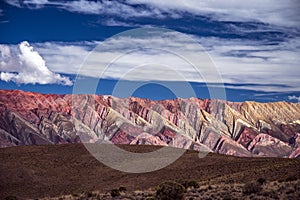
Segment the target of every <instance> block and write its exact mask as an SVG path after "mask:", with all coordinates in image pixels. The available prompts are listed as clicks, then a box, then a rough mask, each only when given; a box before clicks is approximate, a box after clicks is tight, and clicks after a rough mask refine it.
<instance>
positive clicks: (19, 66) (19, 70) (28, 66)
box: [0, 41, 73, 85]
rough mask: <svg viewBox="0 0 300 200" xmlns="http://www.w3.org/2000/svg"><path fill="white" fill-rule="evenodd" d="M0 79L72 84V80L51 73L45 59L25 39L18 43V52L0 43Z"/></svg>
mask: <svg viewBox="0 0 300 200" xmlns="http://www.w3.org/2000/svg"><path fill="white" fill-rule="evenodd" d="M0 52H1V59H0V60H1V63H0V71H2V72H0V80H2V81H6V82H8V81H13V82H16V83H19V84H22V83H24V84H28V83H31V84H36V83H39V84H62V85H72V84H73V83H72V81H71V80H70V79H69V78H67V77H63V76H61V75H60V74H57V73H53V72H52V71H50V70H49V69H48V67H47V66H46V62H45V60H44V59H43V58H42V57H41V55H40V54H39V53H38V52H37V51H35V50H34V49H33V47H32V46H30V44H29V43H28V42H26V41H24V42H22V43H20V44H19V48H18V53H16V52H12V51H11V48H10V47H9V46H6V45H0Z"/></svg>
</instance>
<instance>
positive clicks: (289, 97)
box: [288, 95, 300, 103]
mask: <svg viewBox="0 0 300 200" xmlns="http://www.w3.org/2000/svg"><path fill="white" fill-rule="evenodd" d="M288 99H289V100H296V101H298V103H300V96H298V97H297V96H295V95H293V96H288Z"/></svg>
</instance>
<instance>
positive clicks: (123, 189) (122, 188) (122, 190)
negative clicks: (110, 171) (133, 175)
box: [119, 186, 127, 192]
mask: <svg viewBox="0 0 300 200" xmlns="http://www.w3.org/2000/svg"><path fill="white" fill-rule="evenodd" d="M126 190H127V188H126V187H124V186H121V187H119V191H120V192H125V191H126Z"/></svg>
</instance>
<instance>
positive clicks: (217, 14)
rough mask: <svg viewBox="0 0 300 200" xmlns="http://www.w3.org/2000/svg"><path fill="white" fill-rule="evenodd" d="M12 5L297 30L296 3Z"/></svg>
mask: <svg viewBox="0 0 300 200" xmlns="http://www.w3.org/2000/svg"><path fill="white" fill-rule="evenodd" d="M7 3H9V4H11V5H14V6H18V7H21V6H26V7H29V8H41V7H43V6H45V5H51V6H57V7H59V8H62V9H66V10H68V11H70V12H78V13H85V14H107V15H114V16H119V17H123V18H128V17H152V18H163V17H173V18H179V17H182V16H183V15H184V13H189V14H192V15H196V16H208V17H211V18H212V19H214V20H217V21H235V22H245V21H254V22H263V23H267V24H271V25H276V26H284V27H287V26H288V27H295V28H297V27H299V23H300V15H299V8H300V2H299V1H297V0H285V1H282V0H264V1H261V0H252V1H241V0H231V1H224V0H214V1H212V0H201V1H199V0H185V1H182V0H164V1H162V0H151V1H149V0H126V1H87V0H75V1H47V0H26V1H17V0H7Z"/></svg>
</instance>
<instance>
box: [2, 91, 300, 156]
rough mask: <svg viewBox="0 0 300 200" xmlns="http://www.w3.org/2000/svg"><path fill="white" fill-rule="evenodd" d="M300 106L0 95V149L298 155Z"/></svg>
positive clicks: (290, 104) (3, 92)
mask: <svg viewBox="0 0 300 200" xmlns="http://www.w3.org/2000/svg"><path fill="white" fill-rule="evenodd" d="M299 135H300V104H297V103H287V102H275V103H257V102H242V103H241V102H228V101H224V100H208V99H197V98H189V99H180V98H179V99H174V100H162V101H151V100H149V99H140V98H135V97H131V98H126V99H120V98H116V97H112V96H100V95H55V94H53V95H52V94H51V95H50V94H39V93H32V92H23V91H19V90H14V91H12V90H0V146H1V147H8V146H17V145H40V144H61V143H78V142H84V143H103V142H105V143H116V144H149V145H162V146H173V147H178V148H185V149H194V150H199V151H206V152H217V153H222V154H230V155H235V156H249V157H251V156H264V157H289V158H294V157H299V156H300V153H299V149H300V137H299Z"/></svg>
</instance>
